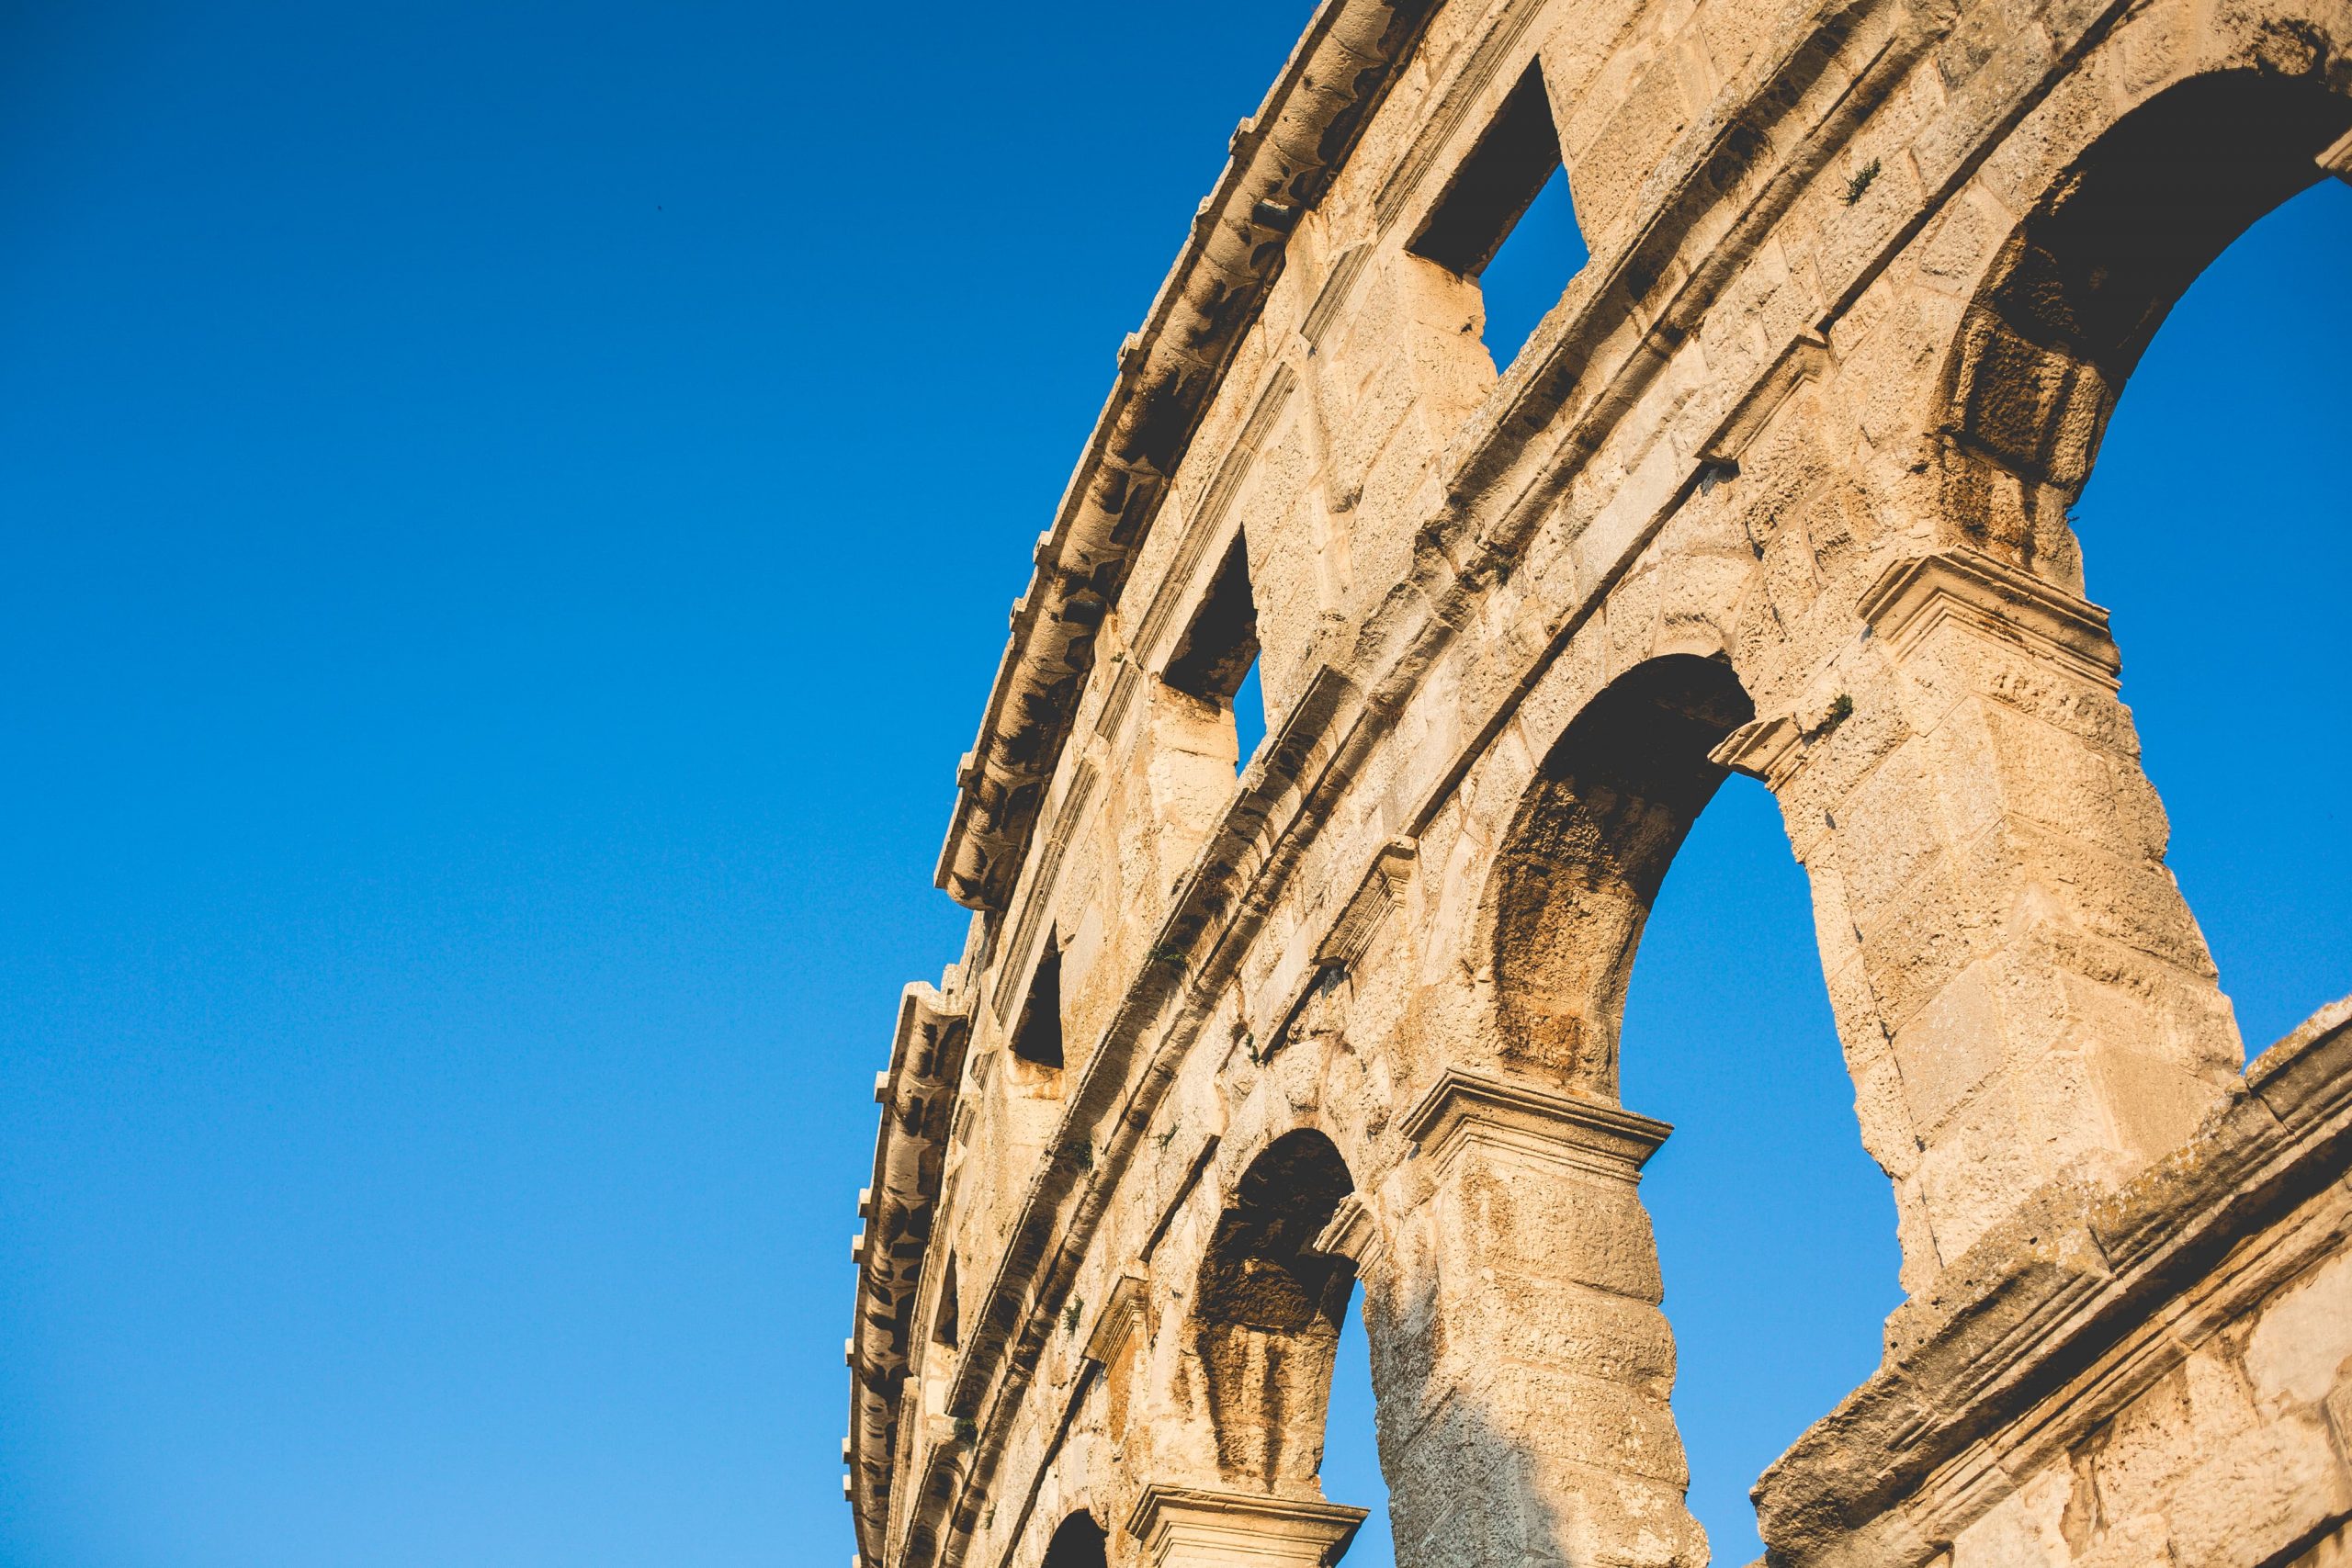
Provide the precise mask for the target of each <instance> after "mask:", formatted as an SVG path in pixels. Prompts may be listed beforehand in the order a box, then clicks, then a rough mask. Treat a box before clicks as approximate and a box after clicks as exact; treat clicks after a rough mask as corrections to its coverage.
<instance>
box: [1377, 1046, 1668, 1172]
mask: <svg viewBox="0 0 2352 1568" xmlns="http://www.w3.org/2000/svg"><path fill="white" fill-rule="evenodd" d="M1399 1126H1400V1128H1401V1130H1402V1131H1403V1133H1404V1134H1405V1135H1406V1136H1407V1137H1408V1138H1410V1139H1412V1140H1413V1142H1414V1144H1415V1145H1418V1146H1419V1149H1420V1151H1421V1152H1422V1153H1423V1154H1424V1155H1427V1156H1430V1159H1431V1160H1432V1161H1434V1162H1435V1164H1436V1165H1437V1167H1438V1168H1439V1169H1440V1170H1443V1169H1446V1168H1449V1167H1451V1166H1452V1165H1453V1162H1454V1161H1455V1160H1456V1159H1458V1158H1460V1157H1461V1156H1462V1155H1463V1154H1464V1152H1466V1151H1468V1150H1471V1149H1475V1148H1480V1147H1484V1148H1488V1149H1498V1150H1502V1151H1506V1152H1508V1153H1510V1154H1513V1155H1517V1156H1524V1157H1531V1158H1535V1159H1541V1160H1545V1161H1549V1162H1551V1163H1554V1164H1559V1165H1568V1166H1574V1167H1576V1168H1578V1169H1580V1170H1586V1171H1590V1172H1592V1173H1593V1174H1595V1175H1600V1176H1608V1177H1614V1178H1617V1179H1621V1180H1624V1181H1633V1180H1636V1179H1639V1178H1640V1176H1641V1170H1642V1167H1643V1166H1644V1165H1645V1164H1646V1163H1647V1162H1648V1160H1649V1157H1650V1156H1652V1155H1653V1154H1656V1153H1657V1148H1658V1145H1660V1144H1663V1143H1665V1142H1666V1140H1667V1137H1668V1134H1671V1133H1672V1132H1673V1131H1674V1129H1673V1128H1672V1127H1670V1126H1668V1124H1667V1123H1666V1122H1657V1121H1653V1120H1652V1119H1650V1118H1649V1117H1647V1116H1641V1115H1636V1114H1635V1113H1634V1112H1633V1111H1628V1110H1626V1109H1625V1108H1624V1107H1623V1106H1622V1105H1608V1104H1604V1103H1602V1102H1601V1101H1600V1100H1579V1099H1577V1098H1574V1097H1572V1096H1569V1095H1563V1094H1554V1093H1552V1092H1551V1091H1550V1090H1548V1089H1537V1088H1536V1087H1534V1086H1533V1085H1532V1084H1528V1083H1521V1082H1513V1081H1511V1080H1509V1079H1506V1078H1490V1077H1483V1076H1481V1075H1479V1074H1476V1073H1465V1072H1460V1071H1457V1070H1454V1069H1451V1068H1449V1069H1448V1070H1447V1071H1446V1073H1445V1074H1444V1076H1443V1077H1440V1078H1439V1079H1438V1080H1437V1082H1435V1083H1434V1084H1431V1085H1430V1089H1429V1092H1428V1093H1426V1094H1424V1095H1422V1096H1421V1098H1420V1099H1419V1100H1417V1101H1416V1102H1415V1103H1414V1105H1413V1108H1412V1109H1411V1110H1410V1111H1407V1112H1406V1113H1405V1119H1404V1121H1403V1122H1401V1123H1399Z"/></svg>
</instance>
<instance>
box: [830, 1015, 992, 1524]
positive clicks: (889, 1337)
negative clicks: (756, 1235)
mask: <svg viewBox="0 0 2352 1568" xmlns="http://www.w3.org/2000/svg"><path fill="white" fill-rule="evenodd" d="M945 983H946V987H947V989H946V992H945V994H942V993H941V992H940V991H938V990H934V989H933V988H932V987H929V986H925V985H921V984H917V985H911V986H909V987H906V989H905V990H904V991H903V992H902V993H901V994H900V996H899V1024H898V1029H897V1032H896V1033H895V1034H894V1035H893V1037H892V1040H891V1044H890V1066H888V1069H886V1070H885V1071H884V1072H883V1073H882V1075H881V1077H880V1078H879V1080H878V1082H877V1083H876V1092H875V1098H876V1100H879V1101H881V1104H882V1131H881V1134H880V1136H879V1137H877V1138H876V1141H875V1148H874V1179H873V1182H872V1185H871V1186H870V1187H869V1188H868V1189H867V1190H866V1191H865V1194H864V1201H862V1202H861V1203H860V1205H859V1207H860V1209H861V1210H862V1211H863V1212H864V1213H865V1218H866V1220H867V1226H866V1229H865V1232H864V1233H863V1239H862V1242H861V1245H860V1246H859V1247H857V1249H856V1256H857V1316H856V1320H855V1323H854V1328H855V1332H854V1334H853V1335H852V1336H851V1337H850V1338H849V1341H848V1343H847V1344H846V1345H845V1346H844V1347H843V1354H844V1359H846V1360H847V1361H848V1362H849V1365H850V1369H851V1371H850V1401H849V1403H850V1410H849V1437H850V1449H851V1453H850V1472H849V1475H848V1478H847V1486H848V1492H849V1497H850V1503H851V1506H852V1508H853V1510H854V1514H855V1525H856V1530H857V1537H858V1549H859V1550H860V1551H863V1552H865V1555H866V1557H867V1559H868V1560H869V1561H871V1562H880V1561H881V1558H882V1539H883V1534H884V1531H885V1530H886V1529H887V1528H888V1525H887V1521H888V1516H889V1506H890V1487H891V1481H892V1473H891V1471H892V1463H893V1459H894V1456H895V1453H896V1451H897V1447H898V1437H899V1433H898V1428H899V1403H900V1399H899V1395H900V1391H901V1389H902V1387H903V1386H904V1384H905V1382H906V1378H907V1371H908V1363H909V1358H910V1351H911V1349H912V1347H911V1345H910V1342H909V1336H910V1329H911V1327H912V1325H913V1320H914V1315H915V1314H914V1311H913V1306H914V1298H915V1294H916V1292H917V1291H918V1290H920V1289H921V1287H922V1266H923V1261H924V1258H925V1257H926V1256H927V1254H928V1251H929V1243H930V1237H931V1227H932V1217H933V1213H935V1212H936V1210H937V1207H938V1198H939V1192H940V1185H941V1182H942V1179H943V1177H944V1163H945V1145H946V1140H947V1136H948V1127H949V1122H950V1120H951V1117H952V1113H953V1111H954V1109H955V1106H956V1091H957V1089H958V1088H959V1086H960V1083H961V1081H962V1078H963V1073H964V1053H965V1047H966V1045H967V1043H968V1042H969V1040H970V1037H971V1029H970V1014H969V1011H968V1010H969V1008H970V1006H971V1003H970V1000H969V993H968V992H967V991H966V990H965V988H964V987H963V985H962V984H961V977H960V976H958V975H957V973H956V971H955V970H952V969H951V970H949V971H948V973H947V976H945Z"/></svg>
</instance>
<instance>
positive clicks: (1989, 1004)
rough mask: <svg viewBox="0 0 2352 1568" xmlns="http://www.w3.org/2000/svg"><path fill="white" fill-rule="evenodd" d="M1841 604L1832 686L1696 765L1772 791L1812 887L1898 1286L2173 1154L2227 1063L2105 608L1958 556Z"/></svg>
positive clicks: (1904, 568)
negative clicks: (2000, 1229)
mask: <svg viewBox="0 0 2352 1568" xmlns="http://www.w3.org/2000/svg"><path fill="white" fill-rule="evenodd" d="M1860 614H1861V618H1862V620H1863V622H1864V624H1865V625H1866V626H1868V628H1869V630H1868V633H1867V634H1866V635H1865V637H1864V638H1863V640H1862V641H1861V642H1860V644H1859V645H1858V647H1857V649H1856V650H1854V651H1852V652H1851V653H1849V655H1848V656H1846V657H1843V658H1841V660H1839V661H1838V665H1837V666H1836V668H1835V670H1834V671H1833V674H1832V676H1831V677H1830V681H1829V684H1833V685H1837V686H1841V687H1842V688H1843V689H1842V690H1838V691H1837V692H1836V693H1835V694H1834V695H1831V694H1828V693H1827V687H1826V686H1824V687H1822V692H1823V698H1822V700H1823V702H1824V703H1825V704H1826V706H1824V707H1823V708H1822V710H1821V711H1819V712H1815V713H1810V714H1802V715H1795V716H1781V717H1778V718H1773V719H1770V720H1764V721H1760V722H1758V724H1755V725H1751V726H1749V727H1748V728H1747V729H1745V730H1742V731H1741V732H1739V733H1738V734H1736V735H1735V736H1733V737H1732V739H1730V740H1729V741H1728V742H1726V743H1725V745H1724V747H1723V748H1722V749H1721V750H1718V751H1717V753H1716V756H1717V758H1718V759H1719V760H1721V761H1726V762H1729V763H1731V764H1732V765H1734V766H1736V767H1740V768H1742V769H1744V770H1746V771H1747V772H1751V773H1757V774H1758V776H1760V777H1762V778H1764V779H1765V781H1766V782H1767V783H1769V784H1771V785H1772V787H1773V790H1774V792H1775V793H1776V794H1777V795H1779V796H1780V798H1781V809H1782V813H1783V816H1784V818H1785V819H1786V821H1787V823H1788V826H1789V834H1790V839H1791V841H1792V844H1793V846H1794V848H1795V850H1796V853H1797V857H1798V858H1799V859H1800V860H1802V861H1803V862H1804V864H1805V867H1806V870H1807V871H1808V873H1810V874H1811V876H1812V880H1813V889H1814V906H1815V919H1816V922H1817V925H1818V928H1819V931H1820V938H1821V943H1822V966H1823V969H1824V971H1825V973H1826V976H1827V977H1828V981H1829V990H1830V999H1831V1002H1832V1004H1833V1005H1834V1007H1835V1008H1836V1010H1837V1013H1838V1029H1839V1033H1840V1035H1841V1037H1842V1039H1843V1042H1844V1044H1845V1048H1846V1053H1847V1059H1848V1065H1849V1067H1850V1068H1851V1069H1852V1071H1853V1074H1854V1077H1855V1084H1856V1089H1857V1105H1858V1109H1859V1111H1860V1117H1861V1121H1862V1132H1863V1139H1864V1142H1865V1143H1866V1144H1867V1145H1869V1147H1870V1150H1871V1154H1872V1155H1873V1156H1875V1157H1876V1158H1877V1159H1878V1161H1879V1163H1880V1164H1881V1165H1882V1166H1883V1167H1884V1168H1886V1170H1887V1172H1888V1174H1889V1175H1890V1176H1891V1177H1893V1178H1894V1180H1895V1184H1896V1197H1897V1206H1898V1212H1899V1213H1900V1216H1901V1221H1902V1226H1903V1250H1904V1282H1905V1286H1906V1288H1908V1289H1909V1290H1911V1291H1912V1292H1914V1293H1917V1292H1919V1291H1920V1290H1922V1289H1923V1288H1925V1287H1926V1286H1927V1284H1928V1282H1929V1281H1930V1280H1932V1279H1933V1278H1934V1276H1935V1275H1936V1274H1937V1273H1938V1272H1939V1271H1940V1270H1941V1269H1942V1268H1943V1267H1945V1266H1946V1265H1949V1264H1950V1263H1951V1262H1952V1261H1953V1260H1954V1259H1955V1258H1958V1257H1959V1256H1960V1255H1961V1253H1962V1251H1964V1250H1965V1249H1966V1248H1967V1247H1968V1246H1969V1244H1970V1243H1972V1242H1973V1241H1974V1240H1975V1239H1976V1238H1977V1237H1978V1236H1980V1235H1983V1234H1984V1233H1985V1231H1986V1230H1987V1229H1989V1228H1991V1227H1992V1226H1993V1225H1994V1224H1998V1223H1999V1222H2000V1221H2001V1220H2002V1219H2003V1218H2005V1217H2007V1215H2009V1214H2011V1213H2015V1212H2016V1211H2017V1209H2018V1205H2019V1204H2020V1203H2021V1202H2022V1201H2024V1200H2026V1199H2027V1198H2028V1197H2029V1196H2030V1195H2031V1194H2032V1193H2033V1192H2035V1191H2036V1190H2040V1189H2041V1188H2042V1187H2043V1186H2044V1185H2045V1184H2046V1183H2049V1182H2051V1181H2053V1180H2058V1179H2070V1178H2071V1179H2090V1180H2093V1181H2097V1182H2107V1183H2111V1182H2114V1181H2117V1180H2120V1179H2122V1178H2124V1177H2126V1176H2129V1175H2130V1174H2131V1172H2133V1171H2135V1170H2137V1169H2138V1168H2141V1167H2142V1166H2143V1165H2145V1164H2146V1163H2147V1162H2148V1161H2149V1160H2151V1159H2153V1158H2155V1157H2156V1156H2161V1155H2164V1154H2165V1153H2167V1152H2169V1151H2170V1150H2172V1149H2174V1148H2175V1147H2177V1146H2178V1145H2180V1143H2181V1142H2182V1141H2183V1140H2184V1139H2186V1138H2187V1136H2188V1134H2189V1133H2190V1131H2191V1130H2192V1129H2193V1128H2194V1127H2195V1125H2196V1123H2197V1122H2198V1121H2199V1118H2200V1117H2201V1116H2202V1115H2203V1114H2204V1113H2205V1112H2206V1111H2208V1110H2210V1109H2211V1107H2212V1106H2213V1105H2214V1104H2216V1103H2217V1102H2218V1101H2219V1100H2221V1099H2222V1097H2223V1096H2224V1095H2226V1094H2227V1093H2228V1092H2229V1086H2230V1084H2231V1083H2232V1081H2233V1079H2234V1077H2235V1076H2236V1074H2237V1072H2238V1068H2239V1065H2240V1062H2241V1060H2242V1051H2241V1048H2240V1045H2239V1043H2238V1036H2237V1028H2236V1024H2235V1022H2234V1021H2233V1018H2232V1015H2231V1011H2230V1006H2229V1002H2228V999H2227V998H2224V997H2223V996H2222V993H2221V990H2220V987H2219V983H2218V980H2217V977H2216V976H2215V974H2214V969H2213V963H2212V959H2211V956H2210V955H2209V953H2207V951H2206V947H2205V940H2204V937H2203V935H2202V934H2201V933H2200V932H2199V931H2198V929H2197V922H2196V920H2195V919H2192V918H2191V916H2190V915H2189V912H2188V906H2187V904H2186V903H2185V902H2184V901H2183V900H2182V898H2181V896H2180V890H2179V888H2178V886H2177V885H2176V884H2175V883H2174V881H2173V878H2172V874H2171V873H2170V872H2169V871H2168V870H2167V869H2166V868H2165V863H2164V853H2165V839H2166V835H2167V831H2168V829H2167V826H2166V823H2165V814H2164V807H2163V806H2162V804H2161V803H2160V802H2159V801H2158V800H2157V798H2156V795H2155V791H2154V789H2153V788H2152V787H2150V785H2149V784H2148V781H2147V778H2146V776H2145V774H2143V773H2142V771H2141V768H2140V756H2139V742H2138V739H2137V737H2136V735H2135V733H2134V731H2133V729H2132V726H2131V712H2130V710H2129V709H2127V708H2126V707H2125V706H2124V705H2122V703H2121V702H2120V701H2119V700H2118V697H2117V689H2118V671H2119V670H2120V658H2119V656H2118V654H2117V652H2116V649H2115V645H2114V643H2113V642H2112V641H2111V640H2109V636H2108V629H2107V614H2106V612H2105V611H2103V610H2101V609H2099V608H2098V606H2097V605H2095V604H2088V603H2086V601H2084V600H2082V599H2079V598H2076V597H2075V596H2074V595H2073V594H2071V593H2068V592H2064V591H2063V590H2060V589H2058V588H2055V587H2053V586H2052V585H2051V584H2050V583H2047V582H2045V581H2041V579H2039V578H2035V577H2033V576H2031V575H2030V574H2028V573H2026V572H2022V571H2019V570H2017V569H2015V568H2013V567H2010V566H2008V565H2007V564H2005V563H2003V562H2000V561H1997V560H1996V559H1994V558H1991V557H1989V556H1986V555H1983V554H1980V553H1978V552H1976V551H1973V550H1958V551H1951V552H1946V553H1943V554H1939V555H1932V556H1928V557H1924V558H1916V559H1911V560H1905V561H1903V562H1900V563H1898V564H1897V565H1895V566H1894V568H1892V569H1890V570H1888V571H1887V572H1886V573H1885V574H1884V575H1883V576H1882V577H1881V578H1880V579H1879V580H1878V581H1877V582H1876V584H1874V585H1873V586H1872V588H1871V590H1870V592H1868V593H1866V594H1865V595H1864V596H1863V599H1862V602H1861V604H1860ZM1817 684H1819V683H1817Z"/></svg>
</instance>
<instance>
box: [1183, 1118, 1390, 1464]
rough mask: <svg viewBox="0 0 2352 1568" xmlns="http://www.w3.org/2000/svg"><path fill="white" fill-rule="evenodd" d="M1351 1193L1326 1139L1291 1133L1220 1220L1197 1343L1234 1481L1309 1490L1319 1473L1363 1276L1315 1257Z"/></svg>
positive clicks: (1197, 1307)
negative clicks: (1341, 1351) (1343, 1328)
mask: <svg viewBox="0 0 2352 1568" xmlns="http://www.w3.org/2000/svg"><path fill="white" fill-rule="evenodd" d="M1354 1187H1355V1182H1354V1179H1352V1178H1351V1176H1350V1175H1349V1174H1348V1167H1347V1162H1346V1161H1345V1160H1344V1159H1342V1158H1341V1157H1340V1151H1339V1149H1338V1148H1337V1147H1336V1146H1335V1145H1333V1144H1332V1142H1331V1140H1330V1139H1329V1138H1327V1137H1325V1136H1324V1135H1323V1134H1320V1133H1317V1132H1313V1131H1311V1130H1302V1131H1299V1132H1295V1133H1290V1134H1285V1135H1283V1137H1281V1138H1278V1139H1276V1140H1275V1141H1274V1142H1273V1143H1272V1145H1269V1146H1268V1147H1267V1149H1266V1151H1265V1152H1264V1153H1263V1154H1261V1155H1260V1156H1258V1157H1257V1159H1255V1160H1254V1161H1252V1162H1251V1163H1250V1168H1249V1170H1248V1171H1246V1172H1245V1173H1244V1174H1243V1176H1242V1178H1241V1180H1240V1183H1239V1184H1238V1186H1237V1187H1236V1189H1235V1190H1234V1195H1233V1200H1232V1201H1231V1203H1230V1204H1229V1205H1228V1206H1227V1210H1226V1212H1225V1215H1224V1217H1223V1218H1221V1219H1220V1220H1219V1221H1218V1222H1217V1227H1216V1235H1214V1236H1212V1237H1211V1239H1210V1243H1209V1250H1208V1256H1207V1257H1206V1258H1204V1259H1203V1260H1202V1263H1201V1274H1200V1280H1199V1284H1198V1286H1197V1288H1196V1290H1195V1291H1194V1292H1193V1339H1194V1343H1195V1345H1196V1347H1197V1348H1198V1351H1199V1354H1200V1360H1201V1367H1202V1371H1203V1376H1204V1379H1205V1380H1206V1382H1207V1385H1208V1386H1207V1388H1206V1389H1205V1390H1204V1393H1205V1395H1206V1398H1207V1403H1208V1410H1209V1419H1210V1424H1211V1427H1212V1428H1213V1429H1214V1430H1215V1432H1216V1445H1217V1464H1218V1468H1219V1470H1220V1471H1221V1472H1223V1473H1224V1474H1225V1476H1226V1478H1227V1481H1228V1482H1232V1483H1238V1484H1246V1485H1254V1486H1260V1487H1270V1486H1275V1485H1279V1484H1282V1483H1286V1482H1302V1481H1306V1480H1311V1479H1312V1478H1313V1477H1314V1476H1315V1474H1316V1472H1317V1469H1318V1468H1319V1467H1320V1465H1321V1462H1322V1457H1323V1421H1324V1415H1325V1411H1326V1409H1327V1406H1328V1404H1329V1397H1330V1388H1331V1366H1332V1361H1333V1358H1334V1356H1335V1354H1336V1352H1337V1350H1338V1348H1339V1341H1340V1319H1341V1317H1342V1315H1343V1314H1345V1313H1346V1311H1347V1306H1348V1298H1349V1294H1350V1292H1351V1291H1352V1290H1353V1289H1354V1286H1355V1269H1354V1266H1353V1265H1352V1264H1351V1263H1349V1262H1348V1260H1347V1259H1346V1258H1335V1257H1331V1256H1329V1255H1327V1254H1324V1253H1319V1252H1316V1251H1314V1250H1312V1248H1313V1244H1314V1242H1315V1239H1316V1237H1317V1235H1321V1234H1322V1231H1323V1228H1324V1227H1325V1226H1326V1225H1328V1224H1330V1223H1331V1216H1332V1214H1333V1213H1334V1212H1335V1211H1336V1210H1337V1209H1338V1208H1339V1206H1340V1199H1342V1198H1344V1197H1346V1196H1347V1195H1348V1194H1349V1193H1350V1192H1351V1191H1352V1190H1354Z"/></svg>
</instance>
